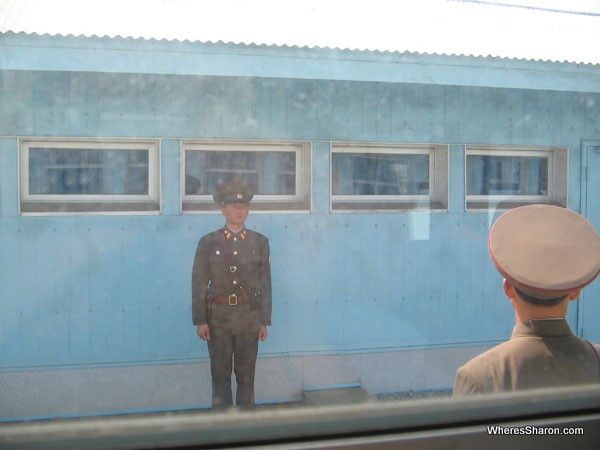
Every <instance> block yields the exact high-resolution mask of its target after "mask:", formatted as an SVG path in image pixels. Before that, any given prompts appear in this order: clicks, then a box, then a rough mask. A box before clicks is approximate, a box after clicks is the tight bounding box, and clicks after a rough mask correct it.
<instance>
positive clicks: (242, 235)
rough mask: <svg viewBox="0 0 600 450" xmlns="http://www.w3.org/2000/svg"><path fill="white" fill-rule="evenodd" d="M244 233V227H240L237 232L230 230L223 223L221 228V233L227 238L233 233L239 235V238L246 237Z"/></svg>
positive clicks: (245, 231)
mask: <svg viewBox="0 0 600 450" xmlns="http://www.w3.org/2000/svg"><path fill="white" fill-rule="evenodd" d="M246 233H247V230H246V227H244V228H242V229H241V230H240V231H238V232H237V233H234V232H233V231H231V230H230V229H229V228H228V227H227V225H225V227H224V228H223V234H224V235H225V237H226V238H227V240H229V239H231V238H232V237H233V236H234V235H236V236H239V237H240V238H241V239H246Z"/></svg>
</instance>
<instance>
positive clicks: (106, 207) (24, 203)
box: [19, 138, 160, 215]
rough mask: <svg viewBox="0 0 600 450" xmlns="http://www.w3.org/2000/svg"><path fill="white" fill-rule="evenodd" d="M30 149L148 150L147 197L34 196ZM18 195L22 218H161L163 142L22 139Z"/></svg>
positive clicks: (114, 195)
mask: <svg viewBox="0 0 600 450" xmlns="http://www.w3.org/2000/svg"><path fill="white" fill-rule="evenodd" d="M30 148H59V149H91V150H147V151H148V193H147V194H143V195H139V194H132V195H127V194H31V193H30V192H29V150H30ZM19 165H20V168H19V173H20V180H19V195H20V202H19V208H20V214H21V215H48V214H49V215H55V214H122V213H125V214H158V213H159V212H160V142H159V140H156V139H135V140H133V139H111V138H106V139H104V138H103V139H97V138H90V139H85V138H20V139H19Z"/></svg>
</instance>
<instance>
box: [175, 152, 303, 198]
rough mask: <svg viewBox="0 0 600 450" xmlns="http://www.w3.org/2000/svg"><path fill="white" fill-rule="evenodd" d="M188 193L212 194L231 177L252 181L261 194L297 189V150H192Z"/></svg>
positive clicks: (288, 192) (188, 163)
mask: <svg viewBox="0 0 600 450" xmlns="http://www.w3.org/2000/svg"><path fill="white" fill-rule="evenodd" d="M185 159H186V166H185V175H186V187H185V193H186V195H194V194H200V195H212V193H213V192H214V191H215V189H216V187H217V186H218V185H219V184H221V183H223V182H224V181H227V180H247V181H249V182H251V183H252V184H253V185H254V187H255V189H256V191H255V194H257V195H294V194H295V193H296V153H295V152H293V151H291V152H277V151H275V152H252V151H208V150H188V151H186V155H185Z"/></svg>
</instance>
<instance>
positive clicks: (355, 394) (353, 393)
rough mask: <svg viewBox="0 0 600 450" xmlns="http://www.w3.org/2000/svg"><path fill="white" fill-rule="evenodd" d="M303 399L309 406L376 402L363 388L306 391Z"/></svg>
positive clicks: (303, 393)
mask: <svg viewBox="0 0 600 450" xmlns="http://www.w3.org/2000/svg"><path fill="white" fill-rule="evenodd" d="M302 399H303V400H304V404H305V405H307V406H327V405H347V404H351V403H365V402H369V401H374V400H375V398H374V397H373V396H371V394H369V393H368V392H367V391H365V390H364V389H363V388H361V387H347V388H334V389H322V390H314V391H304V392H302Z"/></svg>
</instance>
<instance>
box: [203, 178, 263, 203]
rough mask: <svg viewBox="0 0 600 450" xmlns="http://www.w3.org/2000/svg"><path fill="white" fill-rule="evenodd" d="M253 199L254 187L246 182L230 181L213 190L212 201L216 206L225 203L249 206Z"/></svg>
mask: <svg viewBox="0 0 600 450" xmlns="http://www.w3.org/2000/svg"><path fill="white" fill-rule="evenodd" d="M252 197H254V186H253V185H252V183H250V182H249V181H246V180H230V181H225V182H224V183H221V184H220V185H219V186H217V189H215V193H214V194H213V199H214V200H215V203H216V204H217V205H224V204H226V203H246V204H249V203H250V201H251V200H252Z"/></svg>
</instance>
